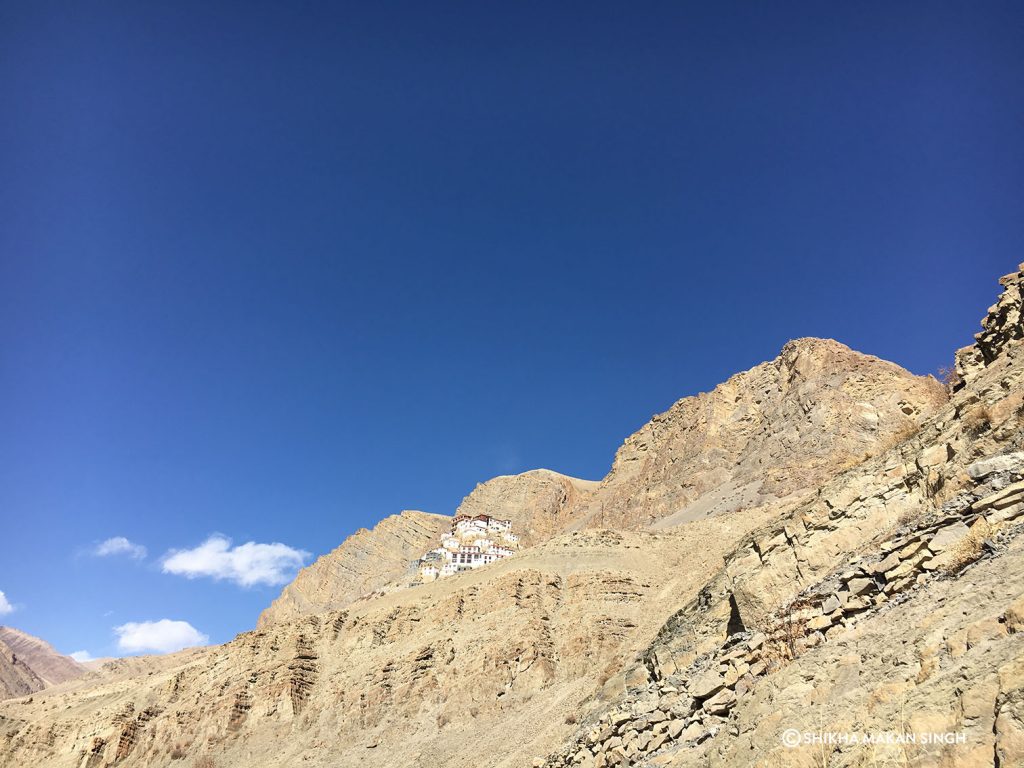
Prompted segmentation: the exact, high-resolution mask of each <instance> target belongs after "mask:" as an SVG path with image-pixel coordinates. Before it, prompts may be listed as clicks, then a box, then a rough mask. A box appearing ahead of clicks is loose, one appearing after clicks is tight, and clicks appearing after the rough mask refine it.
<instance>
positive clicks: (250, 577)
mask: <svg viewBox="0 0 1024 768" xmlns="http://www.w3.org/2000/svg"><path fill="white" fill-rule="evenodd" d="M309 557H310V553H309V552H306V551H304V550H301V549H294V548H292V547H289V546H287V545H285V544H279V543H276V542H275V543H273V544H257V543H256V542H253V541H250V542H248V543H246V544H241V545H239V546H237V547H232V546H231V539H228V538H226V537H224V536H220V535H217V534H215V535H213V536H210V538H208V539H207V540H206V541H204V542H203V543H202V544H200V545H199V546H198V547H195V548H194V549H178V550H171V551H170V552H168V553H167V554H166V555H165V556H164V560H163V571H164V573H174V574H177V575H178V576H185V577H186V578H189V579H196V578H200V577H203V576H205V577H208V578H212V579H217V580H218V581H219V580H228V581H233V582H235V583H236V584H239V585H240V586H243V587H251V586H254V585H256V584H267V585H270V586H274V585H278V584H285V583H287V582H288V581H291V579H292V578H293V576H294V575H295V572H296V571H297V570H298V569H299V568H301V567H302V566H303V565H304V564H305V562H306V560H308V559H309Z"/></svg>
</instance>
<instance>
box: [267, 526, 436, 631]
mask: <svg viewBox="0 0 1024 768" xmlns="http://www.w3.org/2000/svg"><path fill="white" fill-rule="evenodd" d="M450 524H451V518H448V517H445V516H444V515H432V514H429V513H427V512H414V511H406V512H402V513H401V514H398V515H392V516H391V517H386V518H384V519H383V520H382V521H381V522H380V523H378V524H377V525H376V526H374V528H373V530H366V529H365V528H363V529H361V530H359V531H357V532H356V533H354V534H352V535H351V536H349V537H348V538H347V539H346V540H345V541H344V542H343V543H342V545H341V546H340V547H338V548H337V549H335V550H333V551H332V552H330V553H328V554H326V555H324V556H323V557H320V558H318V559H317V560H316V562H314V563H313V564H312V565H309V566H307V567H306V568H303V569H302V570H301V571H299V573H298V575H297V576H296V577H295V580H294V581H293V582H292V583H291V584H289V585H288V586H286V587H285V588H284V590H283V591H282V592H281V595H280V597H278V598H277V599H276V600H275V601H274V602H273V603H271V605H270V607H268V608H267V609H266V610H265V611H263V613H262V614H260V617H259V621H258V623H257V626H258V627H265V626H267V625H268V624H272V623H274V622H277V621H287V620H289V619H294V618H297V617H299V616H304V615H306V614H309V613H316V612H319V611H327V610H335V609H341V608H344V607H346V606H347V605H349V604H350V603H352V602H354V601H355V600H358V599H359V598H361V597H363V596H364V595H368V594H370V593H372V592H373V591H375V590H378V589H380V588H382V587H384V586H386V585H387V584H389V583H391V582H394V581H399V580H401V579H403V578H410V577H411V576H412V575H413V574H414V571H413V570H412V569H411V565H410V564H411V563H412V562H413V561H414V560H416V559H417V558H418V557H420V556H422V555H423V553H424V552H425V551H426V550H428V549H429V548H431V547H433V546H436V542H437V541H438V539H439V537H440V535H441V533H442V531H445V530H447V529H448V527H449V526H450Z"/></svg>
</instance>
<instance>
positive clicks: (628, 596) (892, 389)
mask: <svg viewBox="0 0 1024 768" xmlns="http://www.w3.org/2000/svg"><path fill="white" fill-rule="evenodd" d="M1003 285H1004V287H1005V288H1006V291H1005V292H1004V294H1003V297H1002V298H1001V299H1000V301H999V303H998V304H997V305H996V306H995V307H993V310H992V311H991V312H990V314H989V316H988V317H987V318H986V319H985V321H984V324H983V331H982V333H981V334H980V336H979V339H978V344H977V345H975V347H974V348H972V349H971V350H966V351H962V352H961V353H960V355H959V356H958V359H959V360H960V361H961V363H960V370H961V372H962V376H963V379H964V380H963V382H962V384H960V385H959V386H958V389H957V391H956V392H955V393H954V394H953V396H952V398H951V399H950V400H949V401H947V400H946V398H945V396H944V395H943V394H942V393H941V392H939V391H938V390H937V389H936V386H935V384H934V383H932V382H929V381H927V380H921V379H918V378H916V377H911V376H910V375H909V374H906V373H905V372H902V371H900V369H898V368H896V367H895V366H890V365H889V364H886V363H882V362H881V361H875V360H874V359H872V358H866V357H864V356H861V355H857V353H853V352H850V351H849V350H847V349H846V348H845V347H842V345H838V344H836V343H835V342H828V341H808V340H802V341H799V342H795V343H794V344H792V345H789V346H787V348H786V350H784V352H783V355H782V356H781V357H780V358H779V360H777V361H773V363H769V364H765V365H763V366H758V367H757V368H755V369H752V371H749V372H747V373H746V374H741V375H740V376H738V377H734V379H732V380H730V382H727V383H726V384H725V385H723V386H722V387H719V388H718V389H716V390H715V392H713V393H710V394H708V395H702V396H698V397H697V398H689V399H687V400H684V401H681V402H680V403H678V404H677V405H676V406H674V407H673V409H672V410H670V411H669V412H668V414H666V415H664V416H663V417H659V418H660V419H661V421H659V420H658V419H656V420H655V421H654V422H652V424H651V425H648V426H647V427H645V428H644V429H643V430H641V432H640V433H638V435H637V436H634V438H631V439H630V440H628V441H627V443H626V445H625V446H624V447H623V449H622V450H620V452H619V456H618V457H617V458H616V463H615V466H614V467H613V470H612V472H611V473H610V474H609V477H608V478H606V479H605V480H604V481H602V483H601V486H600V487H597V488H594V487H593V486H589V487H588V486H584V487H577V486H576V485H575V484H574V483H573V484H572V487H571V488H566V487H565V486H564V485H562V489H563V491H564V493H559V492H558V491H557V488H556V487H555V486H558V485H561V481H560V480H558V478H557V476H556V477H554V478H552V477H549V476H546V475H543V474H541V475H540V476H534V477H528V478H526V479H524V480H521V481H517V480H516V479H514V478H511V479H506V478H502V479H499V481H500V482H496V483H495V484H494V485H493V486H492V487H490V488H488V484H484V485H483V486H480V487H479V488H478V489H477V491H475V492H474V494H476V500H475V501H474V502H473V504H480V505H482V506H488V505H489V504H492V503H494V504H498V503H508V505H509V508H510V509H511V508H512V507H515V506H517V505H520V504H525V505H526V506H531V503H532V501H533V500H535V503H532V507H533V508H532V509H530V510H527V511H526V512H524V513H522V514H524V515H525V517H524V518H522V519H523V521H524V522H523V524H524V525H529V526H531V527H532V529H533V530H534V532H535V534H534V535H535V539H534V540H535V544H534V545H533V546H531V547H529V548H527V549H525V551H523V552H521V553H520V554H518V555H516V556H514V557H511V558H508V559H507V560H503V561H501V562H500V563H497V564H495V565H493V566H489V567H487V568H483V569H480V570H478V571H473V572H470V573H465V574H460V575H458V576H455V577H452V578H449V579H445V580H442V581H440V582H435V583H432V584H427V585H422V586H418V587H414V588H408V589H396V590H391V589H387V588H374V589H376V593H375V594H374V595H373V596H372V597H370V598H368V599H363V600H354V601H353V600H352V599H349V598H346V600H347V601H348V605H347V607H346V608H344V609H342V610H332V611H322V612H320V613H316V614H313V615H308V616H302V617H299V618H289V619H284V618H282V619H281V620H279V621H265V622H263V623H262V624H261V626H260V627H259V628H258V629H257V630H256V631H254V632H249V633H246V634H243V635H240V636H239V637H238V638H236V639H235V640H234V641H232V642H230V643H227V644H225V645H223V646H218V647H213V648H204V649H195V650H191V651H186V652H182V653H180V654H175V655H172V656H168V657H161V658H157V659H137V660H135V661H133V662H132V663H131V664H125V665H118V664H111V665H106V666H105V671H104V672H103V673H102V674H100V675H97V676H94V677H92V678H89V679H85V678H83V679H80V680H76V681H71V682H69V683H65V684H63V685H61V686H58V687H55V688H52V689H49V690H46V691H43V692H41V693H37V694H35V695H34V697H33V699H34V700H33V702H32V703H31V704H25V703H24V702H25V700H24V699H21V700H13V701H10V702H3V703H0V734H2V738H0V763H2V764H4V765H13V766H56V767H62V766H75V767H76V768H99V767H100V766H108V765H118V766H122V765H123V766H174V765H182V766H191V765H200V764H204V763H205V764H206V765H211V764H212V765H214V766H216V767H217V768H226V767H230V766H243V765H244V766H248V765H254V764H259V765H267V766H292V765H310V766H350V765H351V766H355V765H363V764H366V763H367V762H372V763H373V764H379V765H382V766H396V767H397V766H403V767H405V766H423V767H424V768H425V767H426V766H435V765H439V764H444V765H447V766H467V767H468V766H479V765H481V764H485V765H491V766H509V767H511V766H528V765H531V764H536V765H541V764H544V765H547V766H549V767H550V768H555V767H556V766H557V767H558V768H562V766H583V767H584V768H602V767H606V766H622V765H680V766H685V765H695V766H696V765H700V766H706V765H725V766H747V765H779V766H783V765H786V766H788V765H794V766H824V765H828V766H868V765H920V766H926V765H927V766H932V765H937V766H977V765H999V766H1002V767H1003V768H1005V766H1013V765H1022V764H1024V727H1022V715H1024V709H1022V707H1024V690H1022V683H1024V675H1022V674H1021V672H1022V659H1024V647H1022V642H1024V640H1022V639H1024V631H1022V618H1021V614H1022V611H1024V606H1022V605H1021V599H1022V596H1024V577H1022V576H1021V574H1022V573H1024V570H1022V568H1021V566H1022V565H1024V539H1022V538H1021V536H1020V534H1021V532H1022V529H1024V461H1022V456H1021V454H1022V452H1024V424H1022V418H1024V365H1022V362H1024V360H1022V358H1024V343H1022V341H1021V339H1022V335H1024V334H1022V333H1021V327H1020V317H1021V312H1020V308H1021V300H1020V297H1021V286H1022V285H1024V272H1018V273H1015V274H1014V275H1009V276H1007V277H1006V278H1004V279H1003ZM759 388H760V389H759ZM759 392H760V393H761V394H758V393H759ZM758 398H760V402H757V399H758ZM737 403H739V405H737ZM866 414H867V415H866ZM872 414H877V422H876V419H873V418H871V417H870V415H872ZM829 435H834V439H830V437H829ZM797 456H799V457H800V460H799V461H798V460H797V459H796V458H795V457H797ZM688 483H689V485H687V484H688ZM751 483H754V484H756V487H755V488H754V491H752V493H754V494H756V495H755V496H753V497H752V499H751V501H745V502H743V503H734V502H732V501H730V499H731V498H732V496H733V495H734V493H735V492H734V491H730V490H729V489H730V488H737V489H738V488H746V487H748V486H749V485H750V484H751ZM535 484H536V485H541V484H544V485H547V486H549V491H545V492H541V493H534V492H533V490H532V489H533V488H534V485H535ZM552 488H554V490H551V489H552ZM616 488H617V489H618V490H616ZM628 488H632V489H633V490H632V491H627V490H626V489H628ZM698 489H699V490H698ZM478 492H479V493H478ZM474 494H471V495H470V497H468V498H467V501H466V502H464V503H469V501H470V499H471V498H473V496H474ZM488 494H493V495H492V496H490V497H488ZM617 494H618V495H617ZM569 496H572V497H573V500H572V501H567V497H569ZM709 499H713V501H709ZM602 502H603V503H602ZM698 511H699V513H697V512H698ZM708 511H712V512H714V514H711V515H708V514H706V513H707V512H708ZM514 512H515V510H512V511H511V512H510V513H509V516H511V515H512V513H514ZM441 520H442V521H443V520H444V518H441ZM533 520H536V521H543V520H547V521H551V520H556V521H559V522H558V523H557V525H552V526H551V527H550V528H547V527H544V526H542V525H541V524H540V522H526V521H533ZM562 521H564V525H565V527H564V528H563V527H561V526H562V524H563V522H562ZM602 523H603V524H605V525H615V526H616V527H617V528H618V529H619V530H608V529H605V528H600V527H598V526H600V525H601V524H602ZM588 526H593V527H588ZM556 528H559V529H560V530H561V531H563V532H558V530H556ZM644 528H646V530H644ZM566 529H568V530H566ZM337 583H339V584H342V585H343V584H344V581H339V582H337ZM385 586H386V585H385ZM336 588H338V587H336V586H333V585H332V582H330V581H326V582H324V586H323V587H322V589H323V590H324V591H325V592H326V591H333V590H334V589H336ZM314 592H315V590H311V591H310V593H311V594H312V593H314ZM354 593H355V591H353V592H351V593H349V595H350V596H351V595H352V594H354ZM322 597H323V598H326V599H329V596H322ZM318 599H319V598H318ZM313 605H314V603H313V601H310V602H309V603H308V605H307V606H306V608H311V607H312V606H313ZM789 729H797V730H798V731H804V730H810V731H817V730H836V731H842V730H849V729H857V730H868V729H870V730H876V729H892V730H895V729H904V730H905V729H915V730H919V729H927V730H929V731H944V730H948V729H952V730H956V731H958V732H962V733H963V734H964V736H965V741H964V743H962V744H929V745H913V747H908V746H907V745H899V748H898V749H891V748H890V746H891V745H886V746H885V747H884V748H878V749H875V748H870V749H868V748H865V747H863V746H861V745H857V746H855V747H854V746H850V745H844V746H842V747H840V748H834V747H833V746H829V747H828V748H827V749H823V748H822V745H814V744H810V745H800V746H797V747H796V748H791V749H790V748H787V747H786V746H785V745H784V744H783V742H782V736H783V734H785V733H786V731H787V730H789ZM207 758H208V759H209V761H212V762H207Z"/></svg>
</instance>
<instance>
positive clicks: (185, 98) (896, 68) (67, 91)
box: [0, 2, 1024, 656]
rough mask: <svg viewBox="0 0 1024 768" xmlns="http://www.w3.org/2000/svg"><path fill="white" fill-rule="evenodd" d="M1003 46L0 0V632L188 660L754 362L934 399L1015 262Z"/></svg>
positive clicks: (949, 34) (918, 22) (847, 19)
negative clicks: (372, 545)
mask: <svg viewBox="0 0 1024 768" xmlns="http://www.w3.org/2000/svg"><path fill="white" fill-rule="evenodd" d="M1022 32H1024V6H1022V5H1021V4H1019V3H957V4H947V3H931V2H929V3H900V4H892V3H878V4H874V3H848V4H834V3H833V4H827V5H822V4H820V3H810V4H806V5H803V4H795V3H789V4H787V3H773V4H734V3H714V4H710V3H709V4H696V3H665V4H659V3H648V4H643V5H641V6H637V5H635V4H634V5H633V6H628V5H623V4H622V3H586V4H576V3H571V4H554V3H536V4H531V3H514V4H507V6H506V7H504V8H499V7H495V6H494V5H492V4H480V3H464V4H448V3H432V4H422V3H409V4H393V3H374V4H358V5H357V4H340V3H334V4H328V3H302V4H295V3H277V4H271V3H260V2H254V3H248V4H246V5H245V7H244V9H243V8H242V7H241V6H239V5H237V4H217V3H202V4H199V3H187V2H183V3H174V4H170V3H167V4H158V3H142V4H139V3H104V4H100V5H96V4H82V3H67V4H56V3H46V2H41V3H17V4H15V3H0V103H2V104H3V105H4V108H3V110H2V114H0V222H2V226H0V419H2V424H3V428H2V429H0V517H2V521H0V522H2V534H0V591H2V592H3V594H4V596H5V598H6V600H7V602H8V603H9V604H10V605H11V607H13V611H11V612H8V613H7V614H6V615H4V616H2V617H0V621H3V622H6V623H9V624H11V625H13V626H17V627H20V628H22V629H25V630H26V631H29V632H32V633H34V634H38V635H40V636H42V637H44V638H46V639H48V640H50V641H51V642H53V643H54V644H55V645H56V646H57V647H58V649H60V650H62V651H65V652H70V651H75V650H83V649H84V650H87V651H89V652H90V653H91V654H93V655H95V656H100V655H108V654H114V653H119V652H126V651H136V650H142V649H144V648H146V647H155V644H154V643H150V645H149V646H147V645H146V643H147V642H149V641H147V640H146V638H145V637H144V635H146V633H147V632H149V633H157V634H159V633H160V632H164V630H166V631H167V632H166V633H165V634H168V633H169V634H170V635H172V636H174V637H175V638H178V640H180V642H186V641H188V640H193V641H195V640H197V639H202V636H205V637H206V638H208V639H209V641H211V642H221V641H225V640H228V639H230V638H231V637H232V636H233V635H234V634H235V633H236V632H239V631H242V630H245V629H247V628H250V627H252V626H253V623H254V621H255V619H256V616H257V614H258V612H259V611H260V610H261V609H262V608H263V607H264V606H265V605H266V604H268V603H269V601H270V600H271V599H272V598H273V597H274V596H275V595H276V594H277V592H278V591H279V588H280V587H279V586H276V585H272V584H268V583H267V582H273V581H275V580H280V579H281V578H286V577H287V574H288V573H289V572H290V570H293V569H294V566H295V565H296V564H297V563H298V562H299V561H302V560H303V558H305V561H307V562H308V557H306V556H305V555H303V554H302V553H308V555H309V556H310V557H312V556H315V555H319V554H322V553H324V552H326V551H328V550H330V549H332V548H333V547H335V546H337V545H338V544H339V543H340V542H341V541H342V540H343V539H344V538H345V537H346V536H347V535H348V534H350V533H352V532H353V531H354V530H356V529H357V528H359V527H361V526H372V525H373V524H374V523H375V522H376V521H377V520H379V519H380V518H382V517H383V516H385V515H388V514H392V513H395V512H397V511H399V510H401V509H407V508H412V509H424V510H428V511H435V512H445V513H450V512H451V511H452V510H453V509H454V508H455V506H456V505H457V504H458V502H459V500H460V499H461V498H462V496H464V495H465V494H466V493H468V492H469V491H470V490H471V489H472V487H473V486H474V484H476V483H477V482H480V481H483V480H486V479H487V478H489V477H491V476H493V475H496V474H501V473H509V472H517V471H522V470H526V469H530V468H534V467H541V466H544V467H550V468H552V469H557V470H560V471H563V472H566V473H569V474H573V475H577V476H581V477H586V478H599V477H601V476H602V475H603V474H604V473H605V472H606V471H607V469H608V467H609V465H610V462H611V458H612V455H613V453H614V451H615V449H616V448H617V447H618V445H619V444H620V443H621V441H622V439H623V438H624V437H625V436H626V435H628V434H629V433H630V432H631V431H633V430H635V429H636V428H637V427H639V426H640V425H641V424H642V423H644V422H645V421H646V420H647V419H648V418H649V417H650V416H651V414H653V413H655V412H657V411H660V410H663V409H664V408H666V407H668V406H669V405H670V404H671V403H672V402H673V401H674V400H675V399H677V398H678V397H681V396H683V395H687V394H692V393H695V392H698V391H702V390H707V389H710V388H711V387H713V386H714V385H715V384H716V383H718V382H719V381H721V380H723V379H725V378H726V377H728V376H729V375H731V374H732V373H734V372H737V371H739V370H743V369H746V368H748V367H750V366H752V365H754V364H756V363H758V362H760V361H762V360H765V359H770V358H772V357H773V356H774V355H775V354H776V353H777V352H778V350H779V349H780V348H781V346H782V345H783V344H784V343H785V342H786V341H787V340H788V339H790V338H794V337H799V336H806V335H814V336H827V337H834V338H837V339H839V340H841V341H843V342H845V343H847V344H850V345H851V346H853V347H855V348H857V349H860V350H862V351H865V352H869V353H872V354H876V355H879V356H882V357H885V358H888V359H891V360H894V361H897V362H899V363H901V364H903V365H905V366H907V367H908V368H910V369H911V370H913V371H916V372H918V373H929V372H933V371H935V370H936V369H937V368H938V367H939V366H940V365H945V364H948V363H949V361H950V360H951V357H952V352H953V350H954V349H955V348H956V347H959V346H962V345H964V344H966V343H968V342H969V341H970V337H971V334H972V333H973V332H974V331H975V330H976V328H977V323H978V320H979V318H980V317H981V316H982V314H983V313H984V310H985V308H986V307H987V306H989V304H991V303H992V301H993V300H994V298H995V296H996V294H997V291H998V286H997V285H996V282H995V280H996V278H997V277H998V276H999V275H1001V274H1004V273H1006V272H1008V271H1010V270H1011V269H1013V268H1014V267H1015V265H1016V264H1017V263H1018V262H1019V261H1021V260H1022V259H1024V247H1022V246H1024V217H1022V216H1021V215H1020V212H1021V210H1022V202H1024V142H1021V141H1020V135H1021V126H1022V124H1024V48H1022V47H1021V46H1020V39H1021V34H1022ZM211 536H213V537H214V538H211ZM118 537H123V538H124V539H126V540H127V542H120V541H119V540H118ZM110 539H114V541H113V542H112V543H108V544H107V546H106V550H105V551H106V554H104V555H102V556H100V555H98V554H97V547H98V546H99V545H100V544H101V543H102V542H106V541H108V540H110ZM204 543H205V545H204ZM248 543H251V546H250V547H245V546H244V545H246V544H248ZM274 544H279V545H282V546H283V549H280V548H279V549H275V548H273V546H272V545H274ZM200 545H204V548H203V549H201V550H199V551H191V552H188V551H187V552H184V553H182V552H180V550H193V549H194V548H197V547H200ZM239 545H242V547H241V548H238V547H239ZM139 547H144V548H145V553H143V551H142V549H139ZM171 550H178V551H179V554H178V556H177V558H176V559H172V560H170V561H168V560H167V559H166V557H167V555H168V553H169V552H170V551H171ZM169 564H170V565H172V566H173V567H168V565H169ZM165 571H171V572H165ZM254 578H255V579H256V581H253V579H254ZM2 610H4V604H3V603H2V602H0V611H2ZM162 620H166V621H167V622H168V623H165V624H160V625H153V624H146V623H145V622H159V621H162ZM174 622H187V626H188V627H189V629H192V628H194V632H195V634H189V629H185V628H184V627H183V626H182V625H181V624H174ZM115 627H121V628H122V629H121V630H120V634H118V633H117V632H115V629H114V628H115ZM119 637H120V641H119ZM119 642H120V643H121V645H120V646H119Z"/></svg>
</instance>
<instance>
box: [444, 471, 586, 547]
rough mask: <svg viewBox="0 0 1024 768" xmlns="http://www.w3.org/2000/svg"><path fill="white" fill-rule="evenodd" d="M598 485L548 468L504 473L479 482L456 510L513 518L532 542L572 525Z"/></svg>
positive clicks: (527, 542) (515, 526)
mask: <svg viewBox="0 0 1024 768" xmlns="http://www.w3.org/2000/svg"><path fill="white" fill-rule="evenodd" d="M598 485H599V483H597V482H595V481H591V480H580V479H578V478H575V477H568V476H567V475H561V474H559V473H557V472H551V471H550V470H547V469H537V470H533V471H532V472H523V473H522V474H519V475H502V476H500V477H495V478H494V479H492V480H488V481H487V482H486V483H480V484H479V485H478V486H477V487H476V488H474V489H473V492H472V493H470V494H469V495H468V496H467V497H466V498H465V499H463V500H462V503H461V504H460V505H459V508H458V509H457V510H456V511H455V514H457V515H490V516H492V517H497V518H501V519H503V520H511V521H512V528H513V530H514V531H516V533H518V534H520V535H521V536H522V545H523V546H530V545H531V544H536V543H538V542H541V541H545V540H547V539H549V538H551V537H552V536H554V535H556V534H558V533H561V532H563V531H565V530H567V529H569V528H570V527H571V526H572V524H573V522H574V521H575V519H576V518H577V517H578V510H579V509H580V508H581V507H582V506H583V505H585V504H586V503H587V502H588V501H589V500H590V498H591V497H592V496H593V494H594V491H595V490H596V489H597V487H598Z"/></svg>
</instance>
